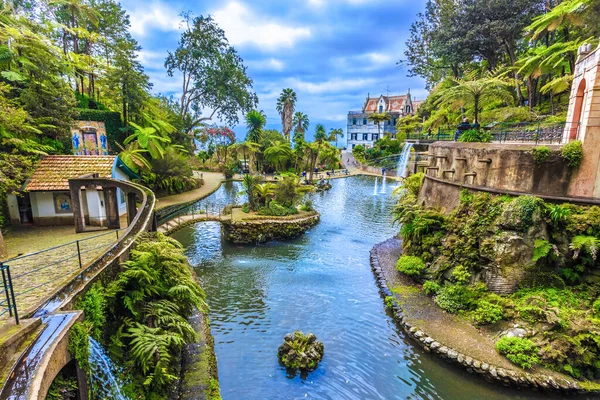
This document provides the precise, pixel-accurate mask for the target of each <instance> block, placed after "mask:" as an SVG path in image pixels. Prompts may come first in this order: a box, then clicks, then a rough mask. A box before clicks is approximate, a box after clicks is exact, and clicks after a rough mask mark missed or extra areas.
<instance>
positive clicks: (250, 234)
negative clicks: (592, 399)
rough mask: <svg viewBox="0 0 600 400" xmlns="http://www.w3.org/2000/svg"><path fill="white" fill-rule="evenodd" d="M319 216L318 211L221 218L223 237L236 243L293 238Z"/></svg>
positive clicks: (313, 223)
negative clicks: (284, 215) (242, 218)
mask: <svg viewBox="0 0 600 400" xmlns="http://www.w3.org/2000/svg"><path fill="white" fill-rule="evenodd" d="M320 218H321V215H320V214H319V213H318V212H316V211H315V212H313V213H310V214H309V215H308V216H307V215H306V214H305V213H303V214H301V215H298V216H297V217H296V218H293V217H290V216H287V217H269V218H268V219H253V220H235V219H233V220H231V219H222V220H221V223H222V225H223V237H224V238H225V239H226V240H229V241H231V242H233V243H237V244H248V243H263V242H266V241H269V240H278V239H293V238H295V237H297V236H300V235H301V234H303V233H304V232H306V231H307V230H309V229H310V228H311V227H313V226H315V225H316V224H317V223H318V222H319V220H320Z"/></svg>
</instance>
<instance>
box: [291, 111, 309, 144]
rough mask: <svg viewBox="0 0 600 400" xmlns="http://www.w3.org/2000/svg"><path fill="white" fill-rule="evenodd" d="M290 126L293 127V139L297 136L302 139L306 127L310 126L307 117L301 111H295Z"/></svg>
mask: <svg viewBox="0 0 600 400" xmlns="http://www.w3.org/2000/svg"><path fill="white" fill-rule="evenodd" d="M292 125H294V139H295V138H296V137H297V136H302V138H303V139H304V133H305V132H306V131H307V130H308V126H309V125H310V121H309V120H308V115H306V114H304V113H303V112H301V111H296V113H295V114H294V118H292Z"/></svg>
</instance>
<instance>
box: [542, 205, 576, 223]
mask: <svg viewBox="0 0 600 400" xmlns="http://www.w3.org/2000/svg"><path fill="white" fill-rule="evenodd" d="M547 212H548V216H549V217H550V219H551V220H552V222H554V223H555V224H558V223H560V222H563V221H566V219H567V217H568V216H569V215H571V209H570V208H568V207H565V206H564V205H560V204H555V205H552V206H548V208H547Z"/></svg>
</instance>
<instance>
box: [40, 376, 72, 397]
mask: <svg viewBox="0 0 600 400" xmlns="http://www.w3.org/2000/svg"><path fill="white" fill-rule="evenodd" d="M76 398H77V378H76V377H74V376H65V374H63V372H62V371H61V372H60V373H59V374H58V375H57V376H56V378H54V380H53V381H52V385H51V386H50V389H48V394H47V395H46V400H68V399H76Z"/></svg>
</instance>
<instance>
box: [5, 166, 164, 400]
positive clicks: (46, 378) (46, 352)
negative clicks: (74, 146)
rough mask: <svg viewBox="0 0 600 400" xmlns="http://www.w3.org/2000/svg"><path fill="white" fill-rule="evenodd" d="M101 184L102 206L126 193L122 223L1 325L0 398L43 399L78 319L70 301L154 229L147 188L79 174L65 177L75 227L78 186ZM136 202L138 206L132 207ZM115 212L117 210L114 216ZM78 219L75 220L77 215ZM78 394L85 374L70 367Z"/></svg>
mask: <svg viewBox="0 0 600 400" xmlns="http://www.w3.org/2000/svg"><path fill="white" fill-rule="evenodd" d="M87 186H102V187H103V188H105V189H106V190H107V193H108V200H107V203H108V204H107V206H108V207H107V209H108V210H109V214H110V212H111V211H110V210H112V208H111V204H112V203H111V201H112V200H114V201H115V202H116V188H119V189H122V190H123V191H125V193H127V203H128V205H127V211H128V222H129V224H128V227H127V229H126V230H125V233H124V234H123V235H122V236H121V237H120V238H119V240H117V241H116V242H115V243H114V244H113V245H112V246H111V247H110V248H109V249H108V250H106V251H105V252H104V253H103V254H101V255H100V256H99V257H97V258H96V259H95V260H94V261H92V262H91V263H90V264H88V265H87V266H86V267H85V268H84V269H83V270H82V271H80V272H79V273H78V274H77V275H76V276H74V277H73V278H72V279H71V280H70V281H69V282H68V283H67V284H66V285H64V286H63V287H61V288H60V289H58V290H56V291H54V292H53V293H49V294H48V296H47V299H46V301H45V302H43V304H42V305H41V306H40V307H39V308H37V309H36V310H35V311H33V312H31V313H28V314H27V315H23V316H21V324H20V325H12V326H8V327H5V328H4V329H3V332H2V335H0V383H1V384H2V386H1V387H0V399H1V400H5V399H11V400H12V399H15V400H17V399H19V400H21V399H23V400H34V399H44V398H46V395H47V393H48V389H49V388H50V385H51V384H52V381H53V380H54V378H55V377H56V375H58V373H59V372H60V371H61V369H62V368H63V367H65V366H66V365H67V364H68V363H69V362H70V361H71V355H70V354H69V352H68V343H69V329H70V328H71V326H73V324H74V323H75V322H76V321H78V320H80V319H82V318H83V313H82V312H81V311H70V310H71V309H72V306H73V303H74V301H75V300H76V299H78V298H79V297H80V296H82V295H84V294H85V293H86V292H87V290H88V289H89V288H90V287H91V285H92V284H93V283H94V282H95V281H97V280H98V279H100V278H101V277H102V276H104V275H105V274H108V275H111V274H113V273H114V272H116V271H117V269H118V268H119V264H120V263H121V262H122V261H125V260H127V259H128V257H129V250H130V249H131V247H132V245H133V243H134V241H135V239H136V238H137V237H138V236H139V235H140V234H141V233H143V232H145V231H153V230H156V224H155V222H154V221H155V219H154V205H155V197H154V194H153V193H152V191H150V190H149V189H147V188H145V187H143V186H140V185H137V184H134V183H131V182H124V181H119V180H114V179H100V178H97V177H82V178H78V179H73V180H70V181H69V187H70V191H71V198H72V199H73V210H74V218H75V225H76V229H77V231H78V232H80V231H82V230H85V224H84V222H83V219H82V216H81V213H80V212H79V211H78V210H81V204H80V202H81V194H80V193H81V188H82V187H87ZM138 204H139V207H138ZM117 216H118V214H117ZM78 217H79V218H78ZM76 368H77V378H78V382H79V398H80V399H87V380H86V379H85V378H86V377H85V373H84V372H83V371H81V370H79V368H78V367H77V366H76Z"/></svg>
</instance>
